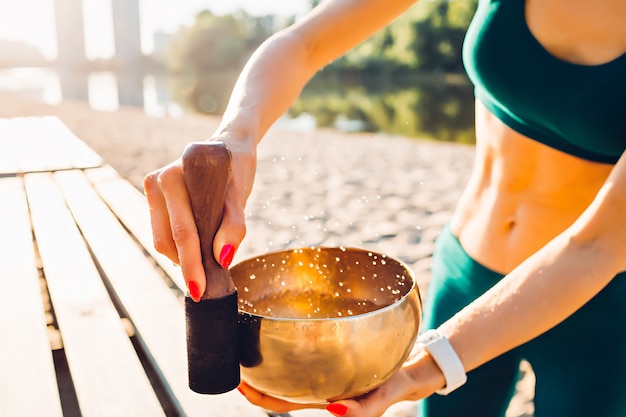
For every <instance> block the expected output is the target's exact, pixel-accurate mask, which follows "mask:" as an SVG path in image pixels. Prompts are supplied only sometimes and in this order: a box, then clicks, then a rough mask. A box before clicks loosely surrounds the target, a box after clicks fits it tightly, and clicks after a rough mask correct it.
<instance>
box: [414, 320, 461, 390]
mask: <svg viewBox="0 0 626 417" xmlns="http://www.w3.org/2000/svg"><path fill="white" fill-rule="evenodd" d="M416 346H417V347H421V348H423V349H424V350H426V351H427V352H428V354H429V355H430V357H431V358H432V360H433V361H434V362H435V363H436V365H437V367H438V368H439V370H440V372H441V374H442V375H443V377H444V380H445V386H444V387H443V388H440V389H438V390H437V391H436V392H437V394H440V395H448V394H449V393H451V392H452V391H454V390H456V389H457V388H459V387H461V386H462V385H463V384H465V382H466V381H467V375H466V373H465V368H464V367H463V363H462V362H461V359H460V358H459V356H458V355H457V353H456V351H455V350H454V348H453V347H452V345H451V344H450V342H449V341H448V339H447V338H446V336H445V335H444V334H443V333H441V332H439V331H438V330H435V329H433V330H428V331H426V332H424V333H423V334H422V335H420V336H419V337H418V339H417V343H416Z"/></svg>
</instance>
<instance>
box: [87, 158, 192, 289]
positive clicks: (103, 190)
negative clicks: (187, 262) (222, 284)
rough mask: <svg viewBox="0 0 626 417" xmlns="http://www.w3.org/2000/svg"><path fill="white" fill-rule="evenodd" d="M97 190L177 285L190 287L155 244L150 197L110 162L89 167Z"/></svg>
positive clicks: (88, 173) (182, 287)
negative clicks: (127, 179) (148, 198)
mask: <svg viewBox="0 0 626 417" xmlns="http://www.w3.org/2000/svg"><path fill="white" fill-rule="evenodd" d="M85 172H86V174H87V177H88V178H89V180H90V181H91V182H92V183H93V184H94V186H95V188H96V190H97V191H98V193H99V194H100V196H101V197H102V199H103V200H104V201H105V202H106V203H107V205H108V206H109V207H110V208H111V210H113V212H114V213H115V215H116V216H117V217H118V218H119V219H120V220H121V222H122V223H123V224H124V226H125V227H126V228H128V230H130V232H131V233H132V234H133V236H135V238H136V239H137V241H139V243H141V245H142V246H143V248H144V249H145V250H146V252H148V253H149V254H150V256H152V257H153V258H154V260H155V261H156V262H157V263H158V264H159V266H160V267H161V268H162V269H163V270H164V271H165V272H166V273H167V275H169V277H170V278H171V279H172V281H174V283H175V284H176V286H177V287H178V288H180V290H181V291H182V292H183V293H184V292H185V291H187V289H186V287H185V280H184V278H183V274H182V273H181V271H180V268H179V267H178V266H176V265H174V264H173V263H172V261H170V260H169V258H168V257H167V256H165V255H162V254H160V253H159V252H157V250H156V249H155V248H154V241H153V239H152V227H151V225H150V208H149V207H148V201H147V200H146V197H145V196H144V195H143V194H142V193H141V192H139V190H137V189H136V188H135V187H134V186H133V185H132V184H131V183H129V182H128V181H126V180H125V179H123V178H121V177H120V176H119V175H118V173H117V172H116V171H115V170H114V169H113V168H112V167H111V166H109V165H105V166H103V167H100V168H94V169H89V170H86V171H85Z"/></svg>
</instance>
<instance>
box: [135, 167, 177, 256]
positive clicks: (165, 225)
mask: <svg viewBox="0 0 626 417" xmlns="http://www.w3.org/2000/svg"><path fill="white" fill-rule="evenodd" d="M160 173H161V171H160V170H158V171H154V172H151V173H150V174H148V175H146V177H145V178H144V181H143V188H144V191H145V193H146V197H147V198H148V206H149V207H150V223H151V226H152V239H153V241H154V248H155V249H156V250H157V251H159V253H162V254H163V255H165V256H167V257H168V258H169V259H170V260H171V261H172V262H174V263H175V264H179V263H180V261H179V260H178V251H177V250H176V244H175V243H174V239H173V238H172V232H171V229H170V217H169V215H168V213H167V206H166V204H165V197H163V193H162V192H161V188H160V186H159V183H158V179H159V174H160Z"/></svg>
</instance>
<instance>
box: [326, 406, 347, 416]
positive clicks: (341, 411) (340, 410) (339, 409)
mask: <svg viewBox="0 0 626 417" xmlns="http://www.w3.org/2000/svg"><path fill="white" fill-rule="evenodd" d="M326 410H328V411H329V412H331V413H333V414H336V415H338V416H345V415H346V414H347V413H348V407H346V406H345V405H343V404H328V406H326Z"/></svg>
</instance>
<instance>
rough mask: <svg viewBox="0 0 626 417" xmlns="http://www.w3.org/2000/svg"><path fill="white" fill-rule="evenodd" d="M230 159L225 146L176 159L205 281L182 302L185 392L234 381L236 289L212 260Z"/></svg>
mask: <svg viewBox="0 0 626 417" xmlns="http://www.w3.org/2000/svg"><path fill="white" fill-rule="evenodd" d="M231 159H232V157H231V154H230V151H229V150H228V148H227V147H226V145H225V144H224V143H222V142H217V141H213V142H194V143H192V144H190V145H189V146H188V147H187V148H186V149H185V151H184V153H183V159H182V161H183V172H184V177H185V183H186V184H187V190H188V191H189V196H190V198H191V206H192V209H193V214H194V218H195V221H196V226H197V228H198V234H199V236H200V249H201V252H202V264H203V266H204V272H205V273H206V278H207V283H206V290H205V292H204V294H203V295H202V297H201V300H200V301H199V302H197V303H196V302H195V301H193V300H192V299H191V297H189V295H187V296H186V297H185V318H186V325H187V365H188V371H189V388H191V389H192V390H193V391H195V392H197V393H201V394H221V393H224V392H228V391H230V390H232V389H234V388H236V387H237V386H238V385H239V382H240V373H239V343H238V342H239V341H238V330H237V288H236V287H235V284H234V283H233V280H232V278H231V277H230V273H229V272H228V270H227V269H224V268H222V267H221V266H220V265H219V264H218V263H217V262H216V261H215V258H214V256H213V239H214V238H215V233H216V232H217V229H218V228H219V226H220V223H221V222H222V215H223V209H224V198H225V194H226V185H227V182H228V178H229V176H230V172H231Z"/></svg>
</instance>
